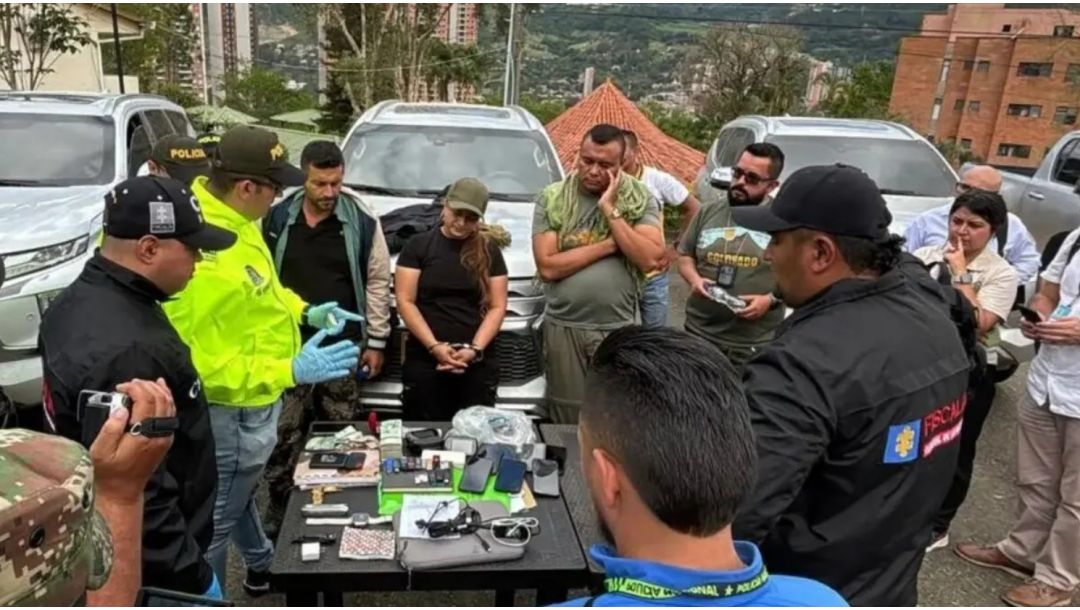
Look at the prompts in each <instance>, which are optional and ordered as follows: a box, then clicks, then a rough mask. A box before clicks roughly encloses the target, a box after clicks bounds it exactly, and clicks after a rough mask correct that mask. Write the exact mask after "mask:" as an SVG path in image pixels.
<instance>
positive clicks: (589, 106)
mask: <svg viewBox="0 0 1080 610" xmlns="http://www.w3.org/2000/svg"><path fill="white" fill-rule="evenodd" d="M599 123H610V124H611V125H615V126H616V127H621V128H623V129H629V130H631V131H633V132H634V133H636V134H637V137H638V151H639V152H638V154H639V158H640V159H641V162H642V163H643V164H645V165H651V166H653V167H658V168H660V169H662V170H664V171H666V172H668V173H669V174H672V175H673V176H675V177H677V178H679V179H680V180H682V181H683V182H685V183H687V184H691V183H693V181H694V178H695V177H697V173H698V170H700V169H701V167H702V166H703V165H704V164H705V155H704V154H703V153H701V152H700V151H698V150H696V149H694V148H691V147H689V146H687V145H686V144H683V143H682V142H680V141H678V140H676V139H675V138H672V137H670V136H668V135H667V134H665V133H664V132H663V131H660V128H659V127H657V126H656V125H653V123H652V121H650V120H649V119H648V117H646V116H645V113H643V112H642V111H641V110H638V107H637V106H635V105H634V102H631V101H630V99H629V98H627V97H626V96H625V95H623V93H622V91H619V88H618V87H616V86H615V85H614V84H613V83H612V82H611V81H610V80H608V81H607V82H605V83H604V84H603V85H600V86H599V87H597V88H596V89H595V90H594V91H593V92H592V93H590V94H589V95H588V97H586V98H585V99H583V100H581V101H580V102H578V103H577V104H575V105H574V106H573V107H572V108H570V109H569V110H567V111H566V112H564V113H562V114H560V115H559V116H557V117H555V119H554V120H552V121H551V122H550V123H548V124H547V125H546V127H547V132H548V135H549V136H551V141H552V143H554V144H555V149H556V150H557V151H558V153H559V161H561V162H562V164H563V167H564V168H565V169H566V171H568V172H569V171H572V170H573V168H574V165H575V163H576V162H577V154H578V149H579V148H580V147H581V140H582V139H583V138H584V137H585V133H586V132H587V131H589V129H591V128H592V127H593V126H594V125H597V124H599Z"/></svg>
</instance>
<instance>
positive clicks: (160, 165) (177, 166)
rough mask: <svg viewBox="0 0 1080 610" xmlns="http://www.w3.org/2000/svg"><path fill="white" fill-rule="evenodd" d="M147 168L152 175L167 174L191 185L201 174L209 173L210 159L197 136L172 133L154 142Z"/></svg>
mask: <svg viewBox="0 0 1080 610" xmlns="http://www.w3.org/2000/svg"><path fill="white" fill-rule="evenodd" d="M147 170H148V171H149V173H150V175H153V176H167V177H169V178H172V179H174V180H179V181H180V182H182V183H183V184H184V186H188V187H190V186H191V183H192V181H194V180H195V179H196V178H198V177H199V176H206V175H209V173H210V161H209V160H207V156H206V151H205V150H204V149H203V147H202V145H200V144H199V143H198V142H196V141H195V138H192V137H190V136H181V135H175V134H170V135H167V136H165V137H163V138H161V139H160V140H158V141H157V143H156V144H154V148H153V150H151V151H150V160H149V161H148V162H147Z"/></svg>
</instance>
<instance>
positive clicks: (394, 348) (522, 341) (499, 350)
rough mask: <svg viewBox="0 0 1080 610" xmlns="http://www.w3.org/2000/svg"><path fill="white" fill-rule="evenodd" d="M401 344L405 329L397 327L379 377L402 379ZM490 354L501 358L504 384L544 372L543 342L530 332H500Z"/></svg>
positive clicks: (502, 382)
mask: <svg viewBox="0 0 1080 610" xmlns="http://www.w3.org/2000/svg"><path fill="white" fill-rule="evenodd" d="M401 348H402V341H401V330H400V329H395V330H394V334H393V336H392V337H391V340H390V344H389V346H388V347H387V350H386V366H385V368H384V369H383V374H382V375H380V376H379V378H378V379H379V380H385V381H401V360H402V359H401ZM487 357H489V358H490V357H494V358H497V359H498V361H499V383H500V384H501V385H515V384H522V383H525V382H527V381H531V380H533V379H536V378H537V377H539V376H540V375H542V374H543V372H544V369H543V364H542V362H541V359H540V351H539V346H538V345H537V343H536V341H535V340H534V339H533V338H532V336H530V335H527V334H520V333H506V332H504V333H499V334H498V335H496V336H495V340H494V341H493V342H492V343H491V345H490V346H488V349H487Z"/></svg>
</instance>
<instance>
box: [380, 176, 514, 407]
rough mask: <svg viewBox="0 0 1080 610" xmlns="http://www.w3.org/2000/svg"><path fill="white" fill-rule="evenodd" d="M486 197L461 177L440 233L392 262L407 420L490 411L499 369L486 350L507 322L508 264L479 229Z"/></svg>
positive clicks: (420, 238)
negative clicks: (402, 329)
mask: <svg viewBox="0 0 1080 610" xmlns="http://www.w3.org/2000/svg"><path fill="white" fill-rule="evenodd" d="M487 203H488V191H487V187H485V186H484V185H483V184H482V183H481V182H480V181H479V180H476V179H474V178H463V179H461V180H458V181H457V182H455V183H454V184H453V185H451V187H450V188H449V190H448V191H447V192H446V197H445V199H444V205H443V212H442V223H441V226H439V227H436V228H434V229H432V230H431V231H428V232H427V233H421V234H419V235H416V236H414V237H413V238H412V239H410V240H409V242H408V243H407V244H405V248H404V249H403V250H402V251H401V255H400V256H399V257H398V261H397V272H396V274H395V276H394V293H395V295H396V297H397V308H398V313H399V314H400V315H401V319H402V320H404V321H405V326H406V328H408V329H409V337H408V341H407V343H406V348H405V364H404V367H403V370H402V381H403V383H404V390H403V392H402V396H401V402H402V405H403V407H404V410H405V418H406V419H410V420H413V421H425V420H426V421H448V420H449V419H451V418H452V417H453V416H454V414H455V413H457V412H458V410H460V409H463V408H465V407H471V406H474V405H487V406H491V405H494V404H495V388H496V386H497V385H498V376H499V367H498V363H497V362H495V361H494V358H492V356H491V354H485V350H486V349H487V347H488V346H489V345H490V344H491V342H492V341H493V340H494V339H495V335H496V334H497V333H498V332H499V327H500V326H502V321H503V317H504V316H505V315H506V286H507V276H506V262H505V261H504V260H503V256H502V252H501V251H500V250H499V248H498V246H496V245H495V244H494V243H493V242H492V240H491V239H489V238H488V237H487V236H486V235H485V234H484V233H483V232H482V231H481V230H480V229H481V227H482V219H483V215H484V212H485V211H486V210H487Z"/></svg>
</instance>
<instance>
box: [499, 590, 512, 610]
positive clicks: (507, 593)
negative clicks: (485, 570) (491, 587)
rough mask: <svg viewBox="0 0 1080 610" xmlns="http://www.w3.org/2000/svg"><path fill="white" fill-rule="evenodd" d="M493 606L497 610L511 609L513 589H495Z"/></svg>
mask: <svg viewBox="0 0 1080 610" xmlns="http://www.w3.org/2000/svg"><path fill="white" fill-rule="evenodd" d="M495 605H496V606H497V607H499V608H511V607H513V605H514V589H495Z"/></svg>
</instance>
